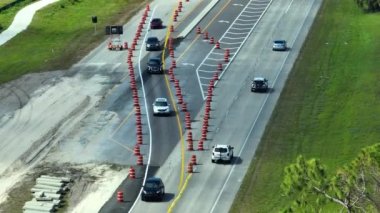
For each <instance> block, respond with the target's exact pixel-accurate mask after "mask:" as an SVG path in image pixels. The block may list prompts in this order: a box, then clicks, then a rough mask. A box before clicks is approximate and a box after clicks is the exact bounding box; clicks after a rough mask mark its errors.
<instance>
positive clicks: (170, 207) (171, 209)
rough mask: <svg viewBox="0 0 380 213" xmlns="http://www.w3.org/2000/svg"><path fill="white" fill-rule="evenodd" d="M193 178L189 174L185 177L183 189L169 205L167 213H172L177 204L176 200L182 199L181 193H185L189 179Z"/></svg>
mask: <svg viewBox="0 0 380 213" xmlns="http://www.w3.org/2000/svg"><path fill="white" fill-rule="evenodd" d="M192 176H193V174H192V173H190V174H189V175H187V177H186V180H185V183H184V184H183V187H182V188H181V190H180V191H179V193H178V195H177V196H176V198H175V199H174V200H173V202H172V203H171V204H170V206H169V208H168V211H167V212H168V213H171V212H173V208H174V207H175V205H176V204H177V202H178V200H179V199H181V197H182V194H183V192H184V191H185V189H186V188H187V184H188V183H189V180H190V179H191V177H192Z"/></svg>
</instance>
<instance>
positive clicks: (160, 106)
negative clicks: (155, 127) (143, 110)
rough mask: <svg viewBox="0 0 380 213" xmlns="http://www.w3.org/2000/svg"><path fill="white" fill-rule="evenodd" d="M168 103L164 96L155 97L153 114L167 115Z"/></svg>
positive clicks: (168, 110) (168, 111) (168, 112)
mask: <svg viewBox="0 0 380 213" xmlns="http://www.w3.org/2000/svg"><path fill="white" fill-rule="evenodd" d="M169 114H170V105H169V103H168V100H167V99H166V98H156V100H155V101H154V103H153V115H169Z"/></svg>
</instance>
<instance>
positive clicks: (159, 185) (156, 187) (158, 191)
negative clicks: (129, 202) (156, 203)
mask: <svg viewBox="0 0 380 213" xmlns="http://www.w3.org/2000/svg"><path fill="white" fill-rule="evenodd" d="M164 196H165V186H164V183H163V182H162V180H161V178H158V177H151V178H148V179H146V181H145V184H144V186H143V191H142V193H141V200H142V201H146V200H148V199H149V200H161V201H162V200H163V198H164Z"/></svg>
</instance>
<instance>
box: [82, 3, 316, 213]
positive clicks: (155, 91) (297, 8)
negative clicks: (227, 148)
mask: <svg viewBox="0 0 380 213" xmlns="http://www.w3.org/2000/svg"><path fill="white" fill-rule="evenodd" d="M175 3H176V1H172V2H171V3H168V2H166V3H165V4H161V3H156V4H155V3H152V4H151V12H150V15H149V18H152V17H161V18H162V19H163V20H164V24H166V25H167V24H168V23H170V22H171V21H170V20H171V17H170V16H171V15H170V14H171V12H172V8H174V7H175V5H176V4H175ZM207 3H208V2H204V1H192V2H190V3H188V6H187V7H186V6H185V11H184V13H185V15H184V16H182V17H181V18H182V19H181V21H180V23H177V24H176V28H175V29H176V30H175V32H174V33H173V35H172V36H173V37H176V36H178V35H179V34H180V33H181V32H182V31H183V30H185V29H186V26H187V25H189V23H191V21H192V20H193V19H194V14H199V13H200V11H202V9H203V8H204V7H205V6H206V5H207ZM320 3H321V0H313V1H305V0H286V1H276V0H273V1H271V0H256V1H252V0H242V1H237V0H223V1H222V0H220V1H219V2H218V3H217V4H216V5H215V7H213V8H212V10H211V11H209V12H208V13H207V15H206V16H205V17H204V18H203V19H202V20H201V22H200V23H199V24H198V25H199V26H200V27H201V29H202V32H203V34H201V35H198V34H196V30H195V29H193V30H192V31H191V32H190V33H189V35H187V36H186V37H184V38H181V39H180V40H179V41H180V43H179V45H177V46H176V48H175V60H176V61H177V66H178V67H177V68H176V69H175V70H174V72H175V76H176V78H177V79H178V80H179V81H180V86H181V89H182V91H183V95H184V99H185V101H186V102H187V103H188V110H189V112H190V114H191V117H192V120H193V122H192V127H193V128H192V130H191V131H192V133H193V135H194V140H195V143H194V146H195V147H196V144H197V142H198V139H199V136H200V127H201V125H202V123H201V121H202V119H203V115H202V113H203V103H204V99H205V92H207V91H206V87H207V85H208V82H209V80H210V78H211V77H212V74H213V73H214V72H215V71H216V68H217V66H218V64H219V63H221V64H222V67H223V71H222V72H221V73H220V74H221V80H220V81H218V82H217V84H216V89H215V91H214V96H213V102H212V112H211V120H210V127H209V133H208V137H207V139H208V140H207V141H206V144H205V147H206V151H203V152H201V151H193V152H189V151H185V149H186V144H185V141H184V137H185V136H186V132H185V131H186V130H185V129H184V128H183V127H184V126H183V120H184V119H183V112H180V110H179V108H178V107H179V106H178V105H177V104H176V100H175V96H174V95H173V94H174V91H175V89H174V87H173V85H172V84H169V81H168V76H164V75H148V74H146V72H145V68H146V66H145V64H146V61H147V58H148V57H149V54H148V53H146V52H145V50H144V48H142V49H141V45H144V43H143V42H142V41H140V42H139V47H138V50H136V51H135V52H134V58H133V60H134V64H135V65H136V66H135V73H136V75H137V76H139V77H138V78H137V82H138V86H139V97H140V98H139V99H140V104H141V106H142V114H143V121H142V122H143V138H144V144H143V145H142V146H141V152H142V154H143V157H144V164H145V165H146V164H149V167H148V174H145V173H144V171H145V169H146V167H145V166H143V167H136V168H137V176H138V178H137V179H136V180H128V179H127V180H125V181H124V182H123V184H122V185H121V186H120V187H119V190H120V189H122V190H124V191H126V192H128V193H126V197H127V198H126V200H127V201H126V202H124V203H117V202H116V199H115V197H116V196H113V197H112V198H111V199H110V201H109V202H108V203H107V204H106V205H105V206H104V207H103V208H102V210H101V212H125V211H126V210H128V209H129V208H130V207H131V206H133V209H132V210H131V212H168V211H169V212H171V211H173V212H196V211H198V212H228V209H229V208H230V206H231V204H232V202H233V200H234V196H235V194H236V193H237V191H238V189H239V186H240V183H241V181H242V179H243V177H244V174H245V172H246V170H247V168H248V166H249V164H250V161H251V159H252V158H253V155H254V152H255V150H256V147H257V145H258V143H259V141H260V137H261V135H262V133H263V131H264V129H265V125H266V123H267V122H268V120H269V118H270V114H271V112H272V110H273V108H274V106H275V103H276V101H277V99H278V97H279V95H280V92H281V89H282V87H283V85H284V84H285V81H286V78H287V76H288V73H289V71H290V70H291V67H292V64H293V62H294V61H295V59H296V57H297V54H298V52H299V50H300V48H301V46H302V43H303V41H304V39H305V37H306V35H307V32H308V29H309V27H310V26H311V24H312V21H313V18H314V16H315V14H316V12H317V10H318V8H319V5H320ZM305 8H306V9H305ZM140 15H141V14H140ZM138 17H139V16H136V17H134V19H133V20H131V22H129V23H128V24H127V25H126V26H125V28H126V29H125V30H124V31H125V32H134V30H135V29H136V26H137V23H138V22H139V20H138ZM146 26H147V25H146ZM167 30H168V29H167V28H165V29H162V30H151V31H146V29H145V31H144V35H143V36H142V38H143V39H142V40H145V39H146V38H147V36H153V35H154V36H157V37H159V38H160V39H162V40H163V39H164V38H165V36H166V33H167ZM205 31H207V32H208V34H209V37H214V39H215V41H220V44H221V49H216V48H215V46H214V45H212V44H210V42H209V40H207V39H205V38H204V32H205ZM128 36H129V38H128V39H129V41H131V40H132V39H131V38H130V37H131V36H130V35H128ZM274 39H285V40H287V41H288V44H289V46H290V50H289V51H287V52H273V51H272V50H271V45H272V41H273V40H274ZM104 47H105V43H104V45H103V46H102V47H99V48H98V49H96V50H94V51H93V52H92V53H91V54H90V55H89V56H88V57H87V58H85V59H84V60H82V61H81V63H79V64H78V65H77V67H78V68H79V69H83V70H88V69H89V66H90V67H91V66H96V65H97V64H99V62H102V63H105V64H107V66H110V67H112V72H115V77H114V80H115V82H118V84H119V85H118V86H117V87H114V88H113V89H112V90H111V91H110V92H109V94H108V95H107V96H106V97H105V99H104V100H103V101H102V103H101V104H100V106H99V108H100V109H101V110H104V111H113V112H115V113H117V115H118V117H120V122H119V123H118V124H117V125H115V126H114V128H113V130H112V132H111V133H110V137H109V140H108V143H107V144H103V145H102V146H101V147H102V149H100V152H101V153H102V154H101V155H103V156H104V159H107V161H109V162H112V163H119V164H124V165H135V164H136V157H135V156H133V147H134V145H135V143H136V138H135V137H136V136H135V132H136V128H135V119H134V113H133V106H132V94H131V91H130V88H129V79H128V75H127V66H126V63H125V61H126V52H106V50H105V48H104ZM227 48H228V49H229V50H230V60H229V62H225V61H224V58H223V55H224V51H225V49H227ZM158 54H159V53H151V55H158ZM105 55H106V57H105ZM171 61H172V59H170V57H167V59H166V64H167V65H170V63H171ZM166 68H168V66H167V67H166ZM254 76H263V77H266V78H267V79H269V82H270V84H271V86H272V87H273V89H271V91H270V93H268V94H253V93H251V92H250V89H249V87H250V80H251V79H252V78H253V77H254ZM156 97H168V98H169V99H170V100H171V105H172V107H174V108H175V109H176V110H175V113H173V114H172V115H171V116H169V117H153V116H152V112H151V104H152V103H153V100H154V99H155V98H156ZM174 108H173V109H174ZM181 136H183V137H181ZM216 143H220V144H229V145H232V146H234V147H235V156H236V157H235V159H234V161H233V163H232V165H224V164H219V165H216V164H211V162H210V148H211V146H212V144H216ZM90 146H91V145H90ZM90 146H89V147H90ZM111 153H112V154H111ZM191 154H196V155H197V158H198V162H199V165H197V166H196V167H195V173H193V174H191V175H188V174H186V171H185V168H184V167H185V164H187V162H188V160H189V158H190V155H191ZM101 159H102V158H101ZM153 175H154V176H159V177H161V178H162V179H163V181H164V183H165V188H166V190H165V191H166V193H167V194H166V196H165V198H164V201H163V202H142V201H140V199H139V197H137V196H138V194H139V192H140V189H141V188H140V187H141V184H142V182H143V180H144V178H145V177H146V176H153ZM115 193H116V192H115ZM136 197H137V200H136V202H135V199H136Z"/></svg>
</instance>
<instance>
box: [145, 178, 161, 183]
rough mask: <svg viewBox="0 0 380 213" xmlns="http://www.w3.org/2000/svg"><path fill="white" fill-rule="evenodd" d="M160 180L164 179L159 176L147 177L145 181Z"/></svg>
mask: <svg viewBox="0 0 380 213" xmlns="http://www.w3.org/2000/svg"><path fill="white" fill-rule="evenodd" d="M158 181H162V180H161V178H159V177H150V178H147V179H146V181H145V182H158Z"/></svg>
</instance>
